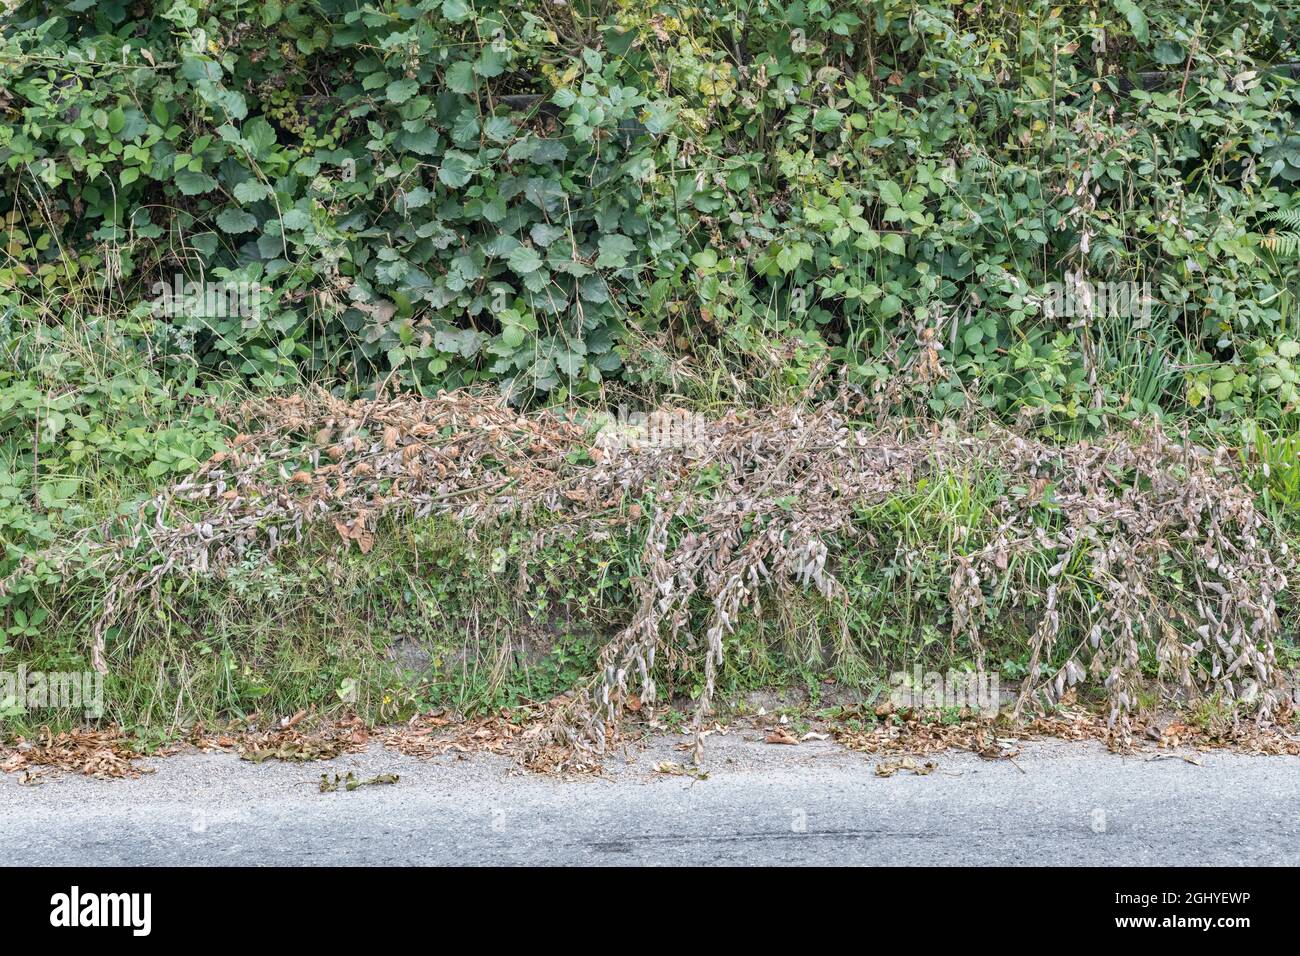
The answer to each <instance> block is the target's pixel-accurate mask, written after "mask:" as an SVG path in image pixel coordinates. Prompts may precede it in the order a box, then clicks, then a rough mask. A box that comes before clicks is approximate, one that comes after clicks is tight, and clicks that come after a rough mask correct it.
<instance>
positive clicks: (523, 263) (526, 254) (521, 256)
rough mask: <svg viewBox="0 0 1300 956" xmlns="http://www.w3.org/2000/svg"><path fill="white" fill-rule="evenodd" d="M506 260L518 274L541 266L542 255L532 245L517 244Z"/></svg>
mask: <svg viewBox="0 0 1300 956" xmlns="http://www.w3.org/2000/svg"><path fill="white" fill-rule="evenodd" d="M506 261H507V262H509V263H510V268H511V269H513V270H515V272H517V273H519V274H520V275H527V274H528V273H530V272H536V271H537V270H538V269H540V268H541V267H542V257H541V256H540V255H539V254H538V252H537V250H536V249H534V248H533V247H532V246H517V247H516V248H515V249H514V251H513V252H511V253H510V255H509V257H507V259H506Z"/></svg>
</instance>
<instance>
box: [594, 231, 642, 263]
mask: <svg viewBox="0 0 1300 956" xmlns="http://www.w3.org/2000/svg"><path fill="white" fill-rule="evenodd" d="M597 245H598V247H599V249H600V255H599V256H597V257H596V265H597V266H600V267H601V268H612V269H621V268H623V267H624V266H625V265H627V257H628V256H630V255H631V254H632V252H633V250H635V249H636V244H635V243H634V242H633V241H632V240H631V239H629V238H628V237H627V236H623V235H619V234H618V233H614V234H613V235H609V236H601V237H600V242H599V243H598V244H597Z"/></svg>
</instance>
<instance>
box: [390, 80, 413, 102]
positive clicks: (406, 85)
mask: <svg viewBox="0 0 1300 956" xmlns="http://www.w3.org/2000/svg"><path fill="white" fill-rule="evenodd" d="M419 91H420V84H419V83H417V82H416V81H415V80H393V82H391V83H389V84H388V86H387V87H385V88H384V97H385V98H386V99H387V100H388V102H390V103H405V102H406V101H407V100H409V99H410V98H411V97H412V96H414V95H415V94H416V93H418V92H419Z"/></svg>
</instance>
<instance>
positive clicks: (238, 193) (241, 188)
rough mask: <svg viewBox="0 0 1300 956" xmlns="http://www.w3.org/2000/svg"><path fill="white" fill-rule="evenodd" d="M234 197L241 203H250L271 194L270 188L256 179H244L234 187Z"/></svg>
mask: <svg viewBox="0 0 1300 956" xmlns="http://www.w3.org/2000/svg"><path fill="white" fill-rule="evenodd" d="M234 193H235V198H236V199H238V200H239V201H240V202H242V203H252V202H257V201H258V200H261V199H265V198H267V197H268V196H270V195H271V188H270V187H269V186H267V185H266V183H263V182H261V181H259V180H256V179H245V180H244V181H243V182H242V183H240V184H239V185H237V186H236V187H235V189H234Z"/></svg>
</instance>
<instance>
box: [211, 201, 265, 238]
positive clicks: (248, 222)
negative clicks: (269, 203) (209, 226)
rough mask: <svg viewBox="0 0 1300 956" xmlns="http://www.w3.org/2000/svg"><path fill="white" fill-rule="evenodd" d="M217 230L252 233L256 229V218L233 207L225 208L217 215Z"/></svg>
mask: <svg viewBox="0 0 1300 956" xmlns="http://www.w3.org/2000/svg"><path fill="white" fill-rule="evenodd" d="M217 228H218V229H220V230H221V231H222V232H230V233H240V232H252V231H253V230H254V229H256V228H257V217H256V216H254V215H253V214H252V213H248V212H244V210H242V209H236V208H235V207H234V206H227V207H226V208H225V209H223V210H221V212H220V213H218V214H217Z"/></svg>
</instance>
